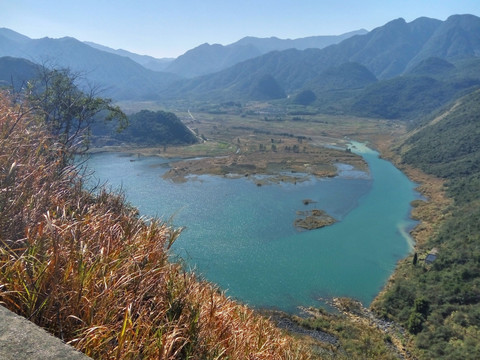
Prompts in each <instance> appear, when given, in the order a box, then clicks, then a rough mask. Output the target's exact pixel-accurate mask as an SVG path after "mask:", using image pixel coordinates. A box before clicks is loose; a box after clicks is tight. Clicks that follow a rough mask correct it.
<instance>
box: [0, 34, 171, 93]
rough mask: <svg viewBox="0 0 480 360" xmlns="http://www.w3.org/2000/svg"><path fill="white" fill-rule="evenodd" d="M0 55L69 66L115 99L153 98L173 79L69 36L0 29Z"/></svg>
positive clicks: (169, 75)
mask: <svg viewBox="0 0 480 360" xmlns="http://www.w3.org/2000/svg"><path fill="white" fill-rule="evenodd" d="M19 40H20V41H19ZM0 56H12V57H19V58H25V59H27V60H30V61H32V62H35V63H38V64H46V65H47V66H55V67H57V66H59V67H69V68H71V70H72V71H74V72H79V73H81V74H85V77H86V78H87V80H88V82H89V83H91V84H92V85H94V86H97V87H99V88H100V89H101V90H102V93H103V94H105V95H106V96H109V97H113V98H115V99H125V98H128V99H149V98H151V99H153V98H155V97H156V93H157V92H158V91H159V90H160V89H161V88H162V87H164V86H165V85H166V84H168V83H169V82H171V81H173V80H175V79H177V76H175V75H173V74H169V73H159V72H155V71H152V70H148V69H146V68H145V67H143V66H141V65H140V64H138V63H136V62H134V61H133V60H131V59H129V58H127V57H124V56H119V55H115V54H111V53H108V52H105V51H101V50H98V49H95V48H93V47H91V46H88V45H86V44H84V43H82V42H80V41H78V40H76V39H74V38H71V37H64V38H60V39H51V38H42V39H36V40H35V39H30V38H28V37H24V36H22V35H20V34H17V33H15V32H13V31H12V30H8V29H0Z"/></svg>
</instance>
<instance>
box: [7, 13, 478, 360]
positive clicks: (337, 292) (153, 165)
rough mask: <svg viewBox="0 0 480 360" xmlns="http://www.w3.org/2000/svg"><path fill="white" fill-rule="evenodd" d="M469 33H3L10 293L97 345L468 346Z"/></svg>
mask: <svg viewBox="0 0 480 360" xmlns="http://www.w3.org/2000/svg"><path fill="white" fill-rule="evenodd" d="M479 33H480V18H479V17H477V16H474V15H468V14H467V15H452V16H449V17H448V18H447V19H445V20H444V21H442V20H437V19H432V18H427V17H420V18H417V19H416V20H413V21H410V22H407V21H405V20H404V19H403V18H399V19H395V20H391V21H389V22H387V23H386V24H385V25H383V26H379V27H376V28H374V29H372V30H371V31H366V30H358V31H353V32H349V33H345V34H343V35H339V36H332V37H328V36H325V37H322V36H320V37H309V38H303V39H293V40H290V39H278V38H275V37H271V38H255V37H249V36H247V37H245V38H242V39H241V40H239V41H237V42H235V43H232V44H229V45H225V46H224V45H219V44H213V45H210V44H208V43H205V44H202V45H200V46H198V47H196V48H193V49H191V50H190V51H187V52H186V53H185V54H183V55H181V56H179V57H178V58H175V59H174V58H168V59H157V58H154V57H151V56H145V55H138V54H135V53H132V52H129V51H126V50H114V49H113V48H109V47H106V46H103V45H99V44H97V43H92V42H82V41H79V40H77V39H75V38H72V37H63V38H59V39H52V38H48V37H46V38H41V39H32V38H29V37H27V36H24V35H21V34H19V33H16V32H15V31H13V30H9V29H5V28H2V29H0V87H1V89H0V92H1V93H0V106H1V112H0V125H1V126H0V132H1V135H2V136H3V137H2V141H0V145H1V146H0V148H1V149H0V150H2V151H3V152H2V153H1V154H0V155H1V156H0V162H1V164H0V165H1V169H0V185H1V192H0V210H1V211H0V227H1V228H0V231H1V232H0V240H1V241H2V243H3V246H2V247H0V250H1V252H0V261H1V263H0V265H1V271H0V278H1V279H2V283H0V289H1V291H0V300H1V301H2V304H6V305H8V306H9V308H10V309H12V310H13V309H15V310H17V311H18V312H19V313H21V314H22V315H24V316H27V317H28V318H31V319H32V320H34V321H36V322H37V323H38V324H41V325H42V326H44V327H46V328H49V329H50V331H52V332H54V333H55V334H57V335H58V336H61V337H62V338H63V336H64V330H65V332H66V333H67V332H68V335H66V338H67V339H69V340H68V341H72V342H73V343H75V342H77V343H76V346H78V348H79V349H82V351H85V352H86V353H90V354H95V355H99V356H100V357H101V356H102V355H104V354H107V353H108V354H109V356H110V357H112V356H114V357H116V358H122V356H123V354H121V353H122V351H124V350H125V351H126V354H128V355H127V356H126V357H127V358H128V356H130V354H136V355H139V354H141V355H142V356H143V353H142V352H143V351H144V348H143V346H144V344H148V346H146V347H145V349H147V348H148V349H147V350H145V351H149V354H156V355H157V357H158V356H160V355H158V354H160V353H161V354H168V356H170V357H168V356H167V355H165V358H172V359H174V358H189V357H191V358H194V359H196V358H200V357H195V356H199V355H196V352H197V351H201V352H202V354H203V355H202V356H204V358H210V357H212V358H221V357H222V356H223V355H224V354H227V353H228V356H229V357H230V356H231V358H232V359H244V355H245V354H246V353H248V354H254V353H255V354H261V355H258V356H259V357H255V358H262V359H263V357H262V356H263V353H262V352H263V349H264V348H267V347H269V349H270V351H271V353H272V354H275V355H272V357H268V356H267V357H265V359H271V358H272V359H275V360H276V359H277V358H279V357H278V356H280V358H282V356H283V355H284V357H285V358H294V359H302V360H303V359H316V358H327V359H330V358H340V359H344V358H345V359H347V358H367V359H369V358H375V359H398V358H404V359H449V360H450V359H470V358H471V359H477V358H478V357H479V356H480V345H479V344H480V343H479V341H478V340H479V339H480V330H479V329H480V245H479V244H480V223H479V221H478V219H479V218H480V210H479V209H480V198H479V194H480V145H479V144H480V130H479V129H480V117H479V116H480V115H479V114H480V106H479V104H480V90H479V89H480V58H479V56H478V54H480V38H479V37H478V34H479ZM47 57H51V58H53V60H54V63H55V65H56V67H58V68H53V67H52V68H51V67H50V65H51V64H48V63H46V62H45V61H43V59H45V58H47ZM42 75H43V76H44V77H43V78H42ZM98 95H101V96H102V97H98ZM103 96H106V97H105V98H103ZM127 119H128V121H127ZM112 120H113V121H112ZM127 124H128V126H127ZM86 149H88V156H89V157H90V158H89V160H88V161H87V163H88V165H89V166H91V167H92V169H94V171H90V170H86V171H84V170H83V169H82V170H81V171H79V172H78V173H77V170H78V168H76V166H77V163H74V162H73V159H77V158H78V156H79V154H83V153H84V151H85V150H86ZM37 162H38V165H36V164H37ZM90 176H91V178H90ZM407 176H408V178H407ZM45 179H47V180H45ZM92 179H93V182H92V183H90V181H92ZM107 181H108V185H107V187H105V188H104V187H102V184H105V183H106V182H107ZM92 184H93V185H92ZM88 186H91V187H88ZM110 187H111V188H113V192H112V191H111V190H107V189H110ZM51 189H54V190H51ZM116 189H120V190H118V192H117V190H116ZM97 191H98V192H97ZM417 191H418V193H417ZM92 219H93V220H92ZM90 234H94V235H93V236H90ZM138 234H142V235H141V236H138ZM412 238H413V241H412ZM64 240H65V241H64ZM87 243H88V244H89V245H88V247H87V246H86V245H84V244H87ZM125 243H128V245H127V246H125V245H124V244H125ZM12 244H15V245H12ZM17 244H20V245H21V246H20V245H17ZM59 244H60V246H59ZM112 244H113V245H112ZM67 245H68V246H67ZM49 246H50V247H49ZM24 248H25V249H28V251H23V249H24ZM69 252H70V253H69ZM52 254H55V256H54V257H53V258H51V256H53V255H52ZM66 254H69V255H66ZM105 254H106V255H105ZM151 254H153V255H151ZM64 255H65V256H66V257H65V258H62V256H64ZM60 258H61V259H62V260H58V259H60ZM84 259H86V260H84ZM119 259H120V260H119ZM13 260H15V261H13ZM44 260H45V261H44ZM117 260H118V261H119V262H118V264H121V269H120V268H115V266H117V265H115V264H117ZM171 260H173V261H171ZM103 261H105V262H103ZM170 261H171V262H170ZM102 262H103V263H102ZM100 263H102V265H101V266H100V267H101V269H100V267H98V266H97V264H100ZM19 264H20V265H19ZM57 264H59V265H58V266H57ZM61 264H67V265H65V266H64V267H63V268H62V266H61ZM119 266H120V265H119ZM25 269H27V270H25ZM105 269H111V270H105ZM34 270H35V271H37V270H38V271H37V272H35V271H34ZM97 270H98V271H97ZM62 271H65V273H63V272H62ZM89 271H91V273H92V274H94V275H90V273H89ZM122 272H123V273H122ZM107 273H108V274H110V275H108V276H107V275H105V274H107ZM158 273H161V275H160V276H157V275H156V274H158ZM12 274H14V275H12ZM45 274H47V275H48V276H47V275H45ZM117 274H119V276H120V277H121V279H122V280H121V281H120V280H118V281H117V282H115V281H112V282H111V283H110V279H113V278H115V276H117ZM90 276H91V277H90ZM95 276H98V278H96V277H95ZM24 277H25V278H24ZM70 278H72V279H74V280H73V281H70ZM91 278H92V279H93V278H95V279H96V280H93V281H91V282H90V283H88V284H87V282H89V281H90V280H89V279H91ZM143 281H145V282H143ZM124 282H125V286H124V285H123V284H124ZM146 282H150V283H148V284H146ZM140 283H142V284H143V285H141V284H140ZM38 284H40V285H38ZM87 285H88V286H90V285H91V286H92V287H91V289H89V290H88V295H86V292H85V290H84V286H87ZM140 285H141V286H145V287H144V288H143V289H144V290H142V291H144V292H143V293H142V295H141V296H137V292H138V287H139V286H140ZM9 286H12V289H13V288H14V289H15V290H14V291H3V289H4V288H9ZM116 286H119V287H116ZM57 287H58V288H62V289H61V291H60V290H59V291H58V293H57V292H51V291H50V289H57ZM111 288H114V289H115V290H114V291H110V289H111ZM127 288H128V289H127ZM125 289H127V290H125ZM152 289H153V290H152ZM62 291H63V292H62ZM64 292H65V293H66V294H68V296H64V295H63V294H64ZM32 294H33V295H32ZM70 294H71V295H70ZM103 294H107V295H108V296H107V297H105V299H107V298H108V300H109V301H110V303H109V305H107V306H105V307H103V308H102V307H99V309H100V310H97V308H96V307H95V301H97V300H98V301H99V303H100V302H101V300H103ZM88 296H91V297H92V299H95V300H94V301H90V298H88ZM70 298H71V299H73V300H69V301H67V300H68V299H70ZM51 299H54V300H51ZM126 300H128V302H125V301H126ZM52 301H53V302H52ZM58 304H62V305H61V307H59V305H58ZM92 304H94V305H92ZM112 304H115V306H112ZM117 304H119V305H117ZM243 304H246V305H248V306H245V305H243ZM75 306H77V309H73V310H71V309H72V308H73V307H75ZM366 307H368V309H367V308H366ZM113 308H115V309H117V310H118V311H117V312H116V313H115V314H114V315H110V311H111V309H113ZM153 308H155V311H151V310H149V309H153ZM251 308H254V309H255V311H252V310H251ZM85 309H87V310H85ZM90 309H95V311H91V310H90ZM132 309H133V310H132ZM224 309H226V310H224ZM333 309H336V311H333V312H332V310H333ZM70 311H72V312H70ZM147 313H149V314H150V315H145V314H147ZM44 314H45V315H44ZM139 314H142V315H139ZM152 314H153V317H154V319H152ZM260 314H262V315H260ZM98 315H100V317H101V315H106V316H105V318H104V319H99V320H98V323H97V322H96V321H97V318H96V316H98ZM266 318H270V319H271V320H272V321H273V322H276V323H277V325H278V327H279V328H280V329H282V330H280V329H278V328H275V326H274V325H273V323H272V322H271V321H270V320H267V319H266ZM92 319H95V321H93V320H92ZM112 319H113V320H112ZM232 319H233V320H232ZM102 321H105V324H107V325H104V323H103V322H102ZM109 321H111V323H108V322H109ZM141 321H145V323H148V324H149V325H147V326H143V324H141ZM235 321H236V322H235ZM74 323H75V324H74ZM87 323H88V326H90V328H88V326H87V325H85V324H87ZM65 324H68V326H65ZM79 324H81V329H88V330H86V331H85V333H84V334H82V336H83V337H82V338H80V337H77V336H78V334H79V331H80V332H81V331H83V330H79V328H78V326H79ZM152 324H154V325H152ZM256 324H260V325H259V326H258V327H255V326H256ZM104 328H105V329H108V328H115V330H112V333H111V334H107V333H105V334H98V331H99V329H104ZM140 328H142V329H144V330H146V333H145V335H141V336H143V337H142V338H141V339H139V338H137V335H138V334H139V333H140V330H139V329H140ZM153 328H155V329H156V330H155V331H156V332H155V334H153V335H152V334H147V333H149V331H150V330H151V329H153ZM237 328H241V329H242V330H241V332H240V333H238V334H240V335H238V334H237V332H236V330H235V329H237ZM157 329H158V330H157ZM283 330H287V332H284V331H283ZM102 331H103V330H102ZM210 331H211V332H210ZM265 331H266V332H265ZM92 334H94V335H92ZM112 334H113V335H112ZM142 334H143V333H142ZM244 334H248V336H250V335H251V337H249V338H248V339H246V335H244ZM302 334H303V335H305V334H307V335H308V336H303V335H302ZM97 336H98V337H97ZM248 336H247V337H248ZM290 336H293V337H294V338H295V339H296V340H295V341H292V340H291V339H292V338H291V337H290ZM78 339H80V340H78ZM97 339H99V340H98V343H95V341H97ZM111 339H114V340H115V341H112V340H111ZM125 339H127V340H125ZM212 339H213V340H212ZM265 339H267V340H265ZM285 339H287V340H285ZM277 340H278V342H276V341H277ZM167 343H168V344H170V345H169V346H170V348H169V349H167V347H166V346H164V344H167ZM279 343H282V344H283V345H282V346H280V347H278V346H277V345H278V344H279ZM92 344H93V345H92ZM138 344H140V346H137V345H138ZM158 344H160V345H158ZM232 344H234V345H232ZM235 344H241V345H242V346H244V348H243V350H238V349H236V347H235V346H236V345H235ZM259 344H261V345H259ZM130 351H131V352H130ZM282 351H285V352H284V353H282V354H283V355H278V354H280V353H281V352H282ZM112 354H115V355H112ZM192 354H194V355H192ZM285 354H287V355H285ZM292 354H296V355H292ZM132 356H134V355H132ZM146 356H147V355H146ZM151 356H153V355H151ZM162 356H163V355H162ZM192 356H193V357H192ZM252 356H253V355H252ZM255 356H256V355H255ZM147 357H148V356H147Z"/></svg>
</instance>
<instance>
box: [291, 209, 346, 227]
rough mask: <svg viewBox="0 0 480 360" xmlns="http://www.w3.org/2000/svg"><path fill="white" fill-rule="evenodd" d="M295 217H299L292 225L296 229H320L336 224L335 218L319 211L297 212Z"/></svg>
mask: <svg viewBox="0 0 480 360" xmlns="http://www.w3.org/2000/svg"><path fill="white" fill-rule="evenodd" d="M297 215H298V216H299V217H298V218H297V219H295V221H294V223H293V224H294V225H295V227H296V228H299V229H304V230H314V229H320V228H322V227H325V226H329V225H332V224H334V223H336V222H337V220H336V219H335V218H333V217H331V216H330V215H328V214H327V213H326V212H325V211H323V210H319V209H313V210H306V211H297Z"/></svg>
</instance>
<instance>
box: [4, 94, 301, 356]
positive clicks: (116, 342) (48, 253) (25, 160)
mask: <svg viewBox="0 0 480 360" xmlns="http://www.w3.org/2000/svg"><path fill="white" fill-rule="evenodd" d="M24 106H25V105H24ZM0 139H1V142H0V302H1V303H3V304H4V305H5V306H6V307H8V308H9V309H11V310H13V311H15V312H17V313H18V314H21V315H23V316H25V317H27V318H28V319H30V320H32V321H34V322H35V323H37V324H38V325H40V326H43V327H45V328H47V329H48V330H49V331H51V332H52V333H54V334H55V335H57V336H59V337H60V338H62V339H64V340H65V341H67V342H69V343H71V344H72V345H74V346H75V347H76V348H78V349H80V350H81V351H83V352H85V353H86V354H88V355H90V356H92V357H93V358H98V359H308V358H310V355H309V354H308V352H307V351H306V350H305V349H303V348H302V347H301V346H300V345H298V344H297V343H296V342H295V341H293V340H292V339H291V338H289V337H287V336H286V335H284V334H283V333H282V332H281V331H280V330H278V329H277V328H275V327H274V326H273V325H272V323H271V322H270V321H269V320H267V319H265V318H263V317H260V316H259V315H257V314H255V313H254V312H253V311H252V310H251V309H249V308H247V307H245V306H242V305H239V304H237V303H235V302H233V301H232V300H230V299H228V298H227V297H226V296H225V295H224V294H222V293H221V292H220V291H219V290H218V289H217V288H216V287H214V286H212V285H211V284H209V283H207V282H205V281H199V280H198V279H197V278H196V277H195V275H194V274H192V273H187V272H185V271H184V270H183V269H182V267H181V266H180V265H179V264H175V263H171V262H169V260H168V252H167V248H168V247H169V246H170V245H171V243H172V242H173V241H174V240H175V238H176V237H177V236H178V235H179V231H177V230H175V229H172V228H171V227H169V226H167V225H166V224H165V223H162V222H160V221H158V220H151V221H150V220H149V221H146V220H145V219H142V218H140V217H139V216H138V214H137V211H136V210H135V209H133V208H131V207H129V206H128V205H126V203H125V201H124V199H123V198H122V196H121V195H115V194H110V193H108V192H106V191H101V192H100V193H99V194H98V195H93V194H91V193H89V192H86V191H85V190H83V188H82V183H81V180H80V177H78V176H77V175H76V173H75V170H74V169H73V168H64V167H62V165H61V164H60V162H59V161H57V160H56V159H59V158H61V156H58V155H59V154H58V152H59V151H62V149H61V147H58V146H56V144H55V141H54V139H52V138H51V137H50V136H49V135H48V134H47V133H46V132H45V131H43V130H42V126H41V125H39V124H38V123H37V122H36V121H35V118H32V117H30V116H29V115H28V114H26V112H25V111H23V110H22V108H21V107H20V106H19V105H12V103H11V101H10V99H9V98H8V96H6V95H5V94H2V95H1V96H0Z"/></svg>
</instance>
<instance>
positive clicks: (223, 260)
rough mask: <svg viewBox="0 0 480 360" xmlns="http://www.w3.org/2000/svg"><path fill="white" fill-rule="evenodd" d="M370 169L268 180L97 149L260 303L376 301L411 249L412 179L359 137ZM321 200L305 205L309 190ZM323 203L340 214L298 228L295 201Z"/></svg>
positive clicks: (97, 158)
mask: <svg viewBox="0 0 480 360" xmlns="http://www.w3.org/2000/svg"><path fill="white" fill-rule="evenodd" d="M354 151H356V152H358V153H361V155H362V156H363V157H364V158H365V160H366V161H367V162H368V164H369V167H370V174H365V173H363V172H359V171H355V170H353V169H351V167H349V166H346V165H341V164H340V165H339V169H340V175H339V176H338V177H335V178H328V179H315V178H311V177H310V178H309V179H308V180H307V181H304V182H297V184H287V183H281V184H272V185H264V186H261V187H258V186H256V184H255V183H254V182H253V181H250V180H248V179H246V178H240V179H228V178H224V177H219V176H209V175H202V176H198V177H192V178H191V179H190V180H189V181H187V182H186V183H182V184H175V183H172V182H171V181H169V180H163V179H162V177H161V176H162V175H163V173H165V171H166V170H167V169H168V166H167V162H168V161H167V160H164V159H161V158H158V157H137V156H129V155H125V154H115V153H113V154H112V153H102V154H96V155H93V156H92V158H91V159H90V160H89V162H88V164H89V167H90V168H91V169H93V170H94V171H95V175H94V178H96V179H98V180H99V181H101V182H104V181H108V183H109V184H110V185H111V186H112V187H113V188H119V187H122V189H123V190H124V191H125V192H126V195H127V199H128V201H130V202H131V203H132V204H133V205H135V206H136V207H138V208H139V210H140V212H141V214H143V215H148V216H159V217H161V218H162V219H164V220H168V219H170V218H172V222H173V224H174V225H176V226H185V227H186V228H185V230H184V231H183V232H182V234H181V236H180V238H179V239H178V240H177V241H176V243H175V244H174V246H173V251H174V253H175V254H176V255H178V256H180V257H181V258H182V259H184V260H185V262H186V264H187V266H189V267H190V268H194V269H195V271H196V272H197V273H199V274H202V275H203V276H204V277H205V278H206V279H208V280H209V281H212V282H214V283H217V284H218V285H220V287H221V288H222V289H225V290H227V295H229V296H232V297H235V298H237V299H239V300H240V301H242V302H245V303H248V304H249V305H251V306H254V307H269V308H270V307H271V308H278V309H281V310H285V311H289V312H295V311H296V309H297V307H298V306H309V305H313V306H321V305H322V304H324V302H323V300H322V299H328V298H331V297H333V296H349V297H353V298H356V299H358V300H360V301H362V302H363V303H364V304H366V305H367V304H369V303H370V302H371V300H372V299H373V297H374V296H375V295H376V294H377V293H378V292H379V291H380V290H381V288H382V286H383V284H384V283H385V281H386V280H387V278H388V276H389V275H390V274H391V273H392V271H393V269H394V267H395V264H396V262H397V261H398V260H399V259H401V258H403V257H405V256H406V255H407V253H408V252H409V250H410V246H411V245H410V244H411V243H410V242H411V239H410V238H409V237H408V231H409V229H411V228H412V227H413V226H414V224H415V223H414V221H412V220H411V219H409V213H410V202H411V201H412V200H413V199H415V198H417V197H418V194H417V193H416V192H415V191H414V190H413V189H414V187H415V184H414V183H412V182H411V181H409V180H408V179H407V177H406V176H405V175H404V174H402V173H401V172H400V171H399V170H398V169H396V168H395V167H394V166H393V165H392V164H391V163H389V162H387V161H385V160H382V159H380V158H378V153H376V152H374V151H372V150H370V149H368V148H366V147H364V146H362V145H361V144H355V148H354ZM304 199H312V200H314V201H315V203H312V204H309V205H307V206H306V205H304V204H303V202H302V200H304ZM314 208H318V209H323V210H325V211H327V213H329V214H330V215H331V216H333V217H335V218H336V219H337V220H339V222H337V223H336V224H334V225H332V226H329V227H325V228H322V229H317V230H313V231H298V230H297V229H295V228H294V226H293V222H294V220H295V219H296V216H297V215H296V212H297V211H298V210H307V209H314Z"/></svg>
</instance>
